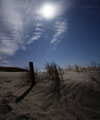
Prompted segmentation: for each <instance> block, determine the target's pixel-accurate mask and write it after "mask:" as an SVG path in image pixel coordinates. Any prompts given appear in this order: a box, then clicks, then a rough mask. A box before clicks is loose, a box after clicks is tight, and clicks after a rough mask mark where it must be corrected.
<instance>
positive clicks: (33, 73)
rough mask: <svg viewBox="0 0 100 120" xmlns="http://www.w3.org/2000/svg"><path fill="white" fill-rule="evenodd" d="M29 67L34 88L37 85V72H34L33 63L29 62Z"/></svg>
mask: <svg viewBox="0 0 100 120" xmlns="http://www.w3.org/2000/svg"><path fill="white" fill-rule="evenodd" d="M29 67H30V77H31V83H32V86H34V85H35V72H34V66H33V62H29Z"/></svg>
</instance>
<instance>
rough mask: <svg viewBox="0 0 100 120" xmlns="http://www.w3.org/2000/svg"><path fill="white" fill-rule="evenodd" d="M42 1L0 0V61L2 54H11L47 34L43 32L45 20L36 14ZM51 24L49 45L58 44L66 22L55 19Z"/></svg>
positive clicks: (65, 27) (65, 28)
mask: <svg viewBox="0 0 100 120" xmlns="http://www.w3.org/2000/svg"><path fill="white" fill-rule="evenodd" d="M44 1H45V0H37V1H36V0H31V1H28V0H21V1H20V0H0V57H2V59H0V61H2V60H3V56H13V55H14V54H15V53H16V51H18V50H20V49H23V50H26V49H27V45H30V44H32V43H33V42H34V41H36V40H39V39H40V38H41V36H42V35H44V36H45V35H47V34H48V33H46V34H45V31H47V30H46V27H45V22H44V21H43V20H42V19H41V17H40V16H38V15H37V14H36V10H37V6H39V5H40V4H42V3H43V2H44ZM63 1H68V0H63ZM53 24H54V26H53V32H54V33H52V35H51V36H50V39H49V40H51V41H50V44H51V45H58V44H59V43H60V41H61V40H60V38H61V36H62V35H63V34H64V33H65V32H66V30H67V23H66V22H65V21H58V20H57V21H56V22H54V23H53ZM48 31H49V32H52V31H50V30H49V29H48ZM4 58H5V57H4Z"/></svg>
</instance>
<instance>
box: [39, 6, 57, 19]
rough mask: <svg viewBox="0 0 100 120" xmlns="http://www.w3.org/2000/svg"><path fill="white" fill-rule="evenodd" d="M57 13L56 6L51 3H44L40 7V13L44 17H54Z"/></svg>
mask: <svg viewBox="0 0 100 120" xmlns="http://www.w3.org/2000/svg"><path fill="white" fill-rule="evenodd" d="M56 14H57V11H56V6H54V5H53V4H44V5H43V6H42V8H41V9H40V15H42V16H43V17H44V18H46V19H51V18H54V17H55V16H56Z"/></svg>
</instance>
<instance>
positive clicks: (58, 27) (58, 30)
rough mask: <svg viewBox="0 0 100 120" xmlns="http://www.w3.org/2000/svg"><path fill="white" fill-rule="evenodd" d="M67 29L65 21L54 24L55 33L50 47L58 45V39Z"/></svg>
mask: <svg viewBox="0 0 100 120" xmlns="http://www.w3.org/2000/svg"><path fill="white" fill-rule="evenodd" d="M67 28H68V27H67V23H66V22H65V21H57V22H56V23H55V33H54V35H53V39H52V40H51V42H50V43H51V44H52V45H58V44H59V43H60V41H61V40H60V39H61V38H60V37H61V36H62V35H63V34H64V33H65V32H66V30H67Z"/></svg>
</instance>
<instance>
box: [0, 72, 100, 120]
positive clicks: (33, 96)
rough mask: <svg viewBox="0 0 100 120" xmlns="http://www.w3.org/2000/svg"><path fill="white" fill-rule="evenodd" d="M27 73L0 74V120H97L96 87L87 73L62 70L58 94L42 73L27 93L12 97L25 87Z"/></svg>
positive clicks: (99, 110)
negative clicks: (23, 95) (19, 98)
mask: <svg viewBox="0 0 100 120" xmlns="http://www.w3.org/2000/svg"><path fill="white" fill-rule="evenodd" d="M28 80H29V77H28V74H27V72H0V120H100V86H99V85H98V84H97V83H96V82H95V81H92V80H91V79H90V77H89V75H88V73H87V72H75V71H66V72H65V73H64V74H63V79H62V81H61V86H60V94H58V95H59V96H58V97H57V94H56V93H55V92H54V93H53V92H52V91H53V84H54V82H53V81H52V80H50V79H49V78H48V76H47V75H46V74H45V73H41V74H40V75H39V76H38V79H37V83H36V85H35V86H34V87H33V89H32V90H31V91H30V93H29V94H28V95H27V96H26V97H25V98H24V99H23V100H22V101H21V102H19V103H15V100H16V98H18V96H20V95H21V94H22V93H24V91H25V90H27V88H28V87H29V86H27V84H26V81H28Z"/></svg>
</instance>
